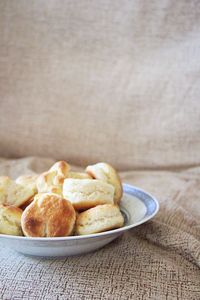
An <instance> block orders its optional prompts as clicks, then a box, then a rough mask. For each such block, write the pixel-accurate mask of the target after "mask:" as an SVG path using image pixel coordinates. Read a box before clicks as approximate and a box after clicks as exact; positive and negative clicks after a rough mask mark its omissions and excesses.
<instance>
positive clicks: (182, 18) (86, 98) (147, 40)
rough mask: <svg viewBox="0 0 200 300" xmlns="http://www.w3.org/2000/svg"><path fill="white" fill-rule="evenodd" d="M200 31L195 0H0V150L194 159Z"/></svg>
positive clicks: (198, 138)
mask: <svg viewBox="0 0 200 300" xmlns="http://www.w3.org/2000/svg"><path fill="white" fill-rule="evenodd" d="M199 32H200V2H199V1H194V0H192V1H191V0H190V1H187V0H183V1H173V0H164V1H155V0H154V1H141V0H135V1H134V0H133V1H129V0H115V1H112V0H102V1H98V0H94V1H93V0H84V1H74V0H67V1H62V0H48V1H43V0H41V1H32V0H30V1H26V0H18V1H10V0H1V1H0V111H1V118H0V143H1V147H0V155H1V156H6V157H22V156H25V155H40V156H43V157H47V156H48V157H54V158H56V159H67V160H70V161H71V162H73V163H74V164H79V165H83V164H85V163H89V162H90V163H91V162H96V161H100V160H103V161H109V162H110V163H112V164H114V165H115V166H117V167H118V168H120V169H123V170H127V169H129V170H131V169H133V168H137V169H142V168H148V169H150V168H172V167H176V168H179V167H191V166H195V165H197V164H199V163H200V155H199V150H200V100H199V95H200V80H199V79H200V73H199V70H200V55H199V48H200V37H199ZM13 145H14V146H13Z"/></svg>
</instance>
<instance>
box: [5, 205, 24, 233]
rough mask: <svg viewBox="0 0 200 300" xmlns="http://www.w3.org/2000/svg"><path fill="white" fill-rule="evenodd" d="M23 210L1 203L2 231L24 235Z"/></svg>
mask: <svg viewBox="0 0 200 300" xmlns="http://www.w3.org/2000/svg"><path fill="white" fill-rule="evenodd" d="M21 216H22V210H21V209H20V208H18V207H14V206H5V205H0V233H1V234H9V235H23V234H22V229H21Z"/></svg>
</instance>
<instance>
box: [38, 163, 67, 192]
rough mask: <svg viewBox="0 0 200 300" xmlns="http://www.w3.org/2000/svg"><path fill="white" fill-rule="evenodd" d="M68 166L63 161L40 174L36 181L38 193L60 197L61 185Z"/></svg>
mask: <svg viewBox="0 0 200 300" xmlns="http://www.w3.org/2000/svg"><path fill="white" fill-rule="evenodd" d="M69 169H70V167H69V165H68V163H66V162H65V161H58V162H56V163H55V164H54V165H53V166H52V167H51V168H50V169H49V171H47V172H44V173H42V174H40V175H39V176H38V178H37V181H36V186H37V190H38V192H39V193H55V194H58V195H61V196H62V184H63V181H64V179H65V178H66V177H67V176H68V172H69Z"/></svg>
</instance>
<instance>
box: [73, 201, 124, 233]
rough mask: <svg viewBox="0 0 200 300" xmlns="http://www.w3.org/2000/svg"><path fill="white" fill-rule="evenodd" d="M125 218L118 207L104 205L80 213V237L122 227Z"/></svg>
mask: <svg viewBox="0 0 200 300" xmlns="http://www.w3.org/2000/svg"><path fill="white" fill-rule="evenodd" d="M123 224H124V218H123V216H122V214H121V212H120V210H119V207H118V206H117V205H113V204H104V205H98V206H96V207H93V208H90V209H88V210H86V211H84V212H82V213H80V214H79V215H78V217H77V220H76V228H75V232H76V234H78V235H84V234H92V233H98V232H102V231H106V230H111V229H114V228H119V227H122V226H123Z"/></svg>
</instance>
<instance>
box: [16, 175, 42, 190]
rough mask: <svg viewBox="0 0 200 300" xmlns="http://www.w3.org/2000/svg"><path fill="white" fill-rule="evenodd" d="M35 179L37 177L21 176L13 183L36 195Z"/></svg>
mask: <svg viewBox="0 0 200 300" xmlns="http://www.w3.org/2000/svg"><path fill="white" fill-rule="evenodd" d="M37 178H38V175H21V176H19V177H18V178H17V179H16V180H15V182H16V183H18V184H21V185H23V186H26V187H28V188H29V189H31V190H32V191H33V194H37V192H38V190H37V186H36V180H37Z"/></svg>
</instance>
